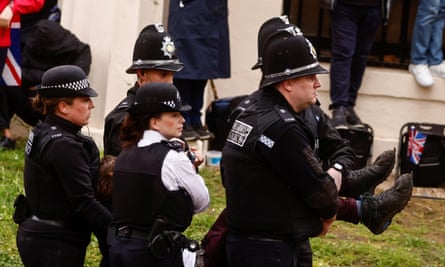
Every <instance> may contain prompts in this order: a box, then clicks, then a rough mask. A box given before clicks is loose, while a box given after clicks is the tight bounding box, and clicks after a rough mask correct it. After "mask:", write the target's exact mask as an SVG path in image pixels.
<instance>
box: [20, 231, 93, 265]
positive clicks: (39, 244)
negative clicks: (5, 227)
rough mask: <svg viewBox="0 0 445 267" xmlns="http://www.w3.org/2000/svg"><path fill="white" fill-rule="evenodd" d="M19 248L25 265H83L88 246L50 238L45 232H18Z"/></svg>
mask: <svg viewBox="0 0 445 267" xmlns="http://www.w3.org/2000/svg"><path fill="white" fill-rule="evenodd" d="M16 242H17V248H18V250H19V254H20V258H21V259H22V262H23V264H24V265H25V267H34V266H40V267H54V266H64V267H82V266H83V263H84V260H85V253H86V246H82V245H76V244H74V243H70V242H67V241H66V240H64V239H63V238H57V239H56V238H49V237H48V236H47V235H45V234H44V233H42V234H36V233H28V232H24V231H22V230H21V229H20V228H19V230H18V232H17V241H16Z"/></svg>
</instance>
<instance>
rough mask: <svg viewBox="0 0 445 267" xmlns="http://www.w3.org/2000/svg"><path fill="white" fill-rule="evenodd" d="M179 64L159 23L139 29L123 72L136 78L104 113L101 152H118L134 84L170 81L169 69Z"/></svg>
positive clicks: (137, 85) (180, 67)
mask: <svg viewBox="0 0 445 267" xmlns="http://www.w3.org/2000/svg"><path fill="white" fill-rule="evenodd" d="M182 68H183V64H182V63H181V62H180V61H179V59H178V58H177V56H176V48H175V43H174V41H173V39H172V37H171V36H170V35H169V34H168V33H167V32H165V30H164V26H163V25H162V24H150V25H148V26H146V27H145V28H144V29H142V31H141V32H140V33H139V36H138V38H137V40H136V42H135V44H134V49H133V63H132V64H131V66H130V67H129V68H128V69H127V73H131V74H136V76H137V81H136V83H135V84H134V86H133V87H132V88H130V89H129V90H128V91H127V96H126V97H125V98H124V99H123V100H122V101H121V102H120V103H119V104H118V105H117V106H116V107H115V108H114V109H113V110H112V111H111V112H110V113H109V114H108V115H107V116H106V117H105V126H104V137H103V142H104V154H105V155H114V156H117V155H119V153H120V151H121V149H122V148H121V146H122V144H121V141H120V140H119V134H120V129H121V126H122V122H123V120H124V117H125V115H126V110H127V108H128V107H130V106H131V105H132V104H133V102H134V96H135V94H136V91H137V90H138V88H139V87H140V86H142V85H144V84H146V83H150V82H168V83H173V73H174V72H178V71H180V70H181V69H182Z"/></svg>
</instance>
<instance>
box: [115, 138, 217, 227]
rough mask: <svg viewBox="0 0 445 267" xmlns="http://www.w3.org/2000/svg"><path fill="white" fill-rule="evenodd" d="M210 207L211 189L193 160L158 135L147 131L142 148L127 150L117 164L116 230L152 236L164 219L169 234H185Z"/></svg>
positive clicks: (139, 144) (140, 145)
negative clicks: (126, 228)
mask: <svg viewBox="0 0 445 267" xmlns="http://www.w3.org/2000/svg"><path fill="white" fill-rule="evenodd" d="M208 204H209V193H208V190H207V187H206V186H205V184H204V180H203V179H202V177H201V176H199V175H198V174H197V173H196V171H195V168H194V167H193V164H192V163H191V161H190V160H189V159H188V157H187V156H186V154H185V153H184V151H183V150H182V149H181V148H180V147H178V146H175V144H174V143H171V142H168V141H167V140H166V139H165V138H164V137H163V136H162V135H161V134H160V133H159V132H157V131H152V130H147V131H145V132H144V136H143V138H142V139H141V140H140V141H139V142H138V144H137V145H134V146H132V147H129V148H126V149H123V150H122V152H121V153H120V154H119V156H118V158H117V159H116V164H115V167H114V173H113V225H115V226H117V227H118V228H119V227H122V226H129V227H130V228H133V229H138V230H140V231H144V230H145V231H146V232H149V230H150V228H151V227H152V226H153V224H154V221H155V220H156V219H157V218H162V219H163V220H164V221H166V223H167V226H166V227H167V229H168V230H176V231H183V230H185V229H186V228H187V227H188V226H189V225H190V223H191V220H192V216H193V214H194V213H197V212H201V211H203V210H204V209H205V208H206V207H207V206H208ZM167 229H166V230H167Z"/></svg>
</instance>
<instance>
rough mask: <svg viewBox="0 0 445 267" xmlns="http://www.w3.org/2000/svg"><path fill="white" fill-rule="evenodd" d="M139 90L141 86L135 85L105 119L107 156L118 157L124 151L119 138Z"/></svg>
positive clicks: (104, 139)
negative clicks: (128, 111)
mask: <svg viewBox="0 0 445 267" xmlns="http://www.w3.org/2000/svg"><path fill="white" fill-rule="evenodd" d="M138 88H139V84H138V83H135V85H134V86H133V87H131V88H130V89H128V91H127V95H126V97H125V98H124V99H122V100H121V102H119V104H117V106H116V107H115V108H114V109H113V110H112V111H111V112H110V113H108V115H107V116H106V117H105V126H104V137H103V142H104V154H105V155H113V156H117V155H119V153H120V152H121V150H122V143H121V141H120V138H119V135H120V131H121V127H122V122H123V121H124V119H125V116H126V115H127V109H128V108H129V107H130V106H131V105H132V104H133V103H134V98H135V95H136V91H137V89H138Z"/></svg>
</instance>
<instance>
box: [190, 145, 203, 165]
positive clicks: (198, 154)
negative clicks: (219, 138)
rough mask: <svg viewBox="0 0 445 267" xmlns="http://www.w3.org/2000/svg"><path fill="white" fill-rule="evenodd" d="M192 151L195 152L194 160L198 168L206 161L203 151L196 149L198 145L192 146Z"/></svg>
mask: <svg viewBox="0 0 445 267" xmlns="http://www.w3.org/2000/svg"><path fill="white" fill-rule="evenodd" d="M190 151H192V152H193V154H195V161H194V162H193V166H195V167H196V168H198V167H199V165H201V164H202V163H203V162H204V157H203V156H202V154H201V152H200V151H198V149H196V147H190Z"/></svg>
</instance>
